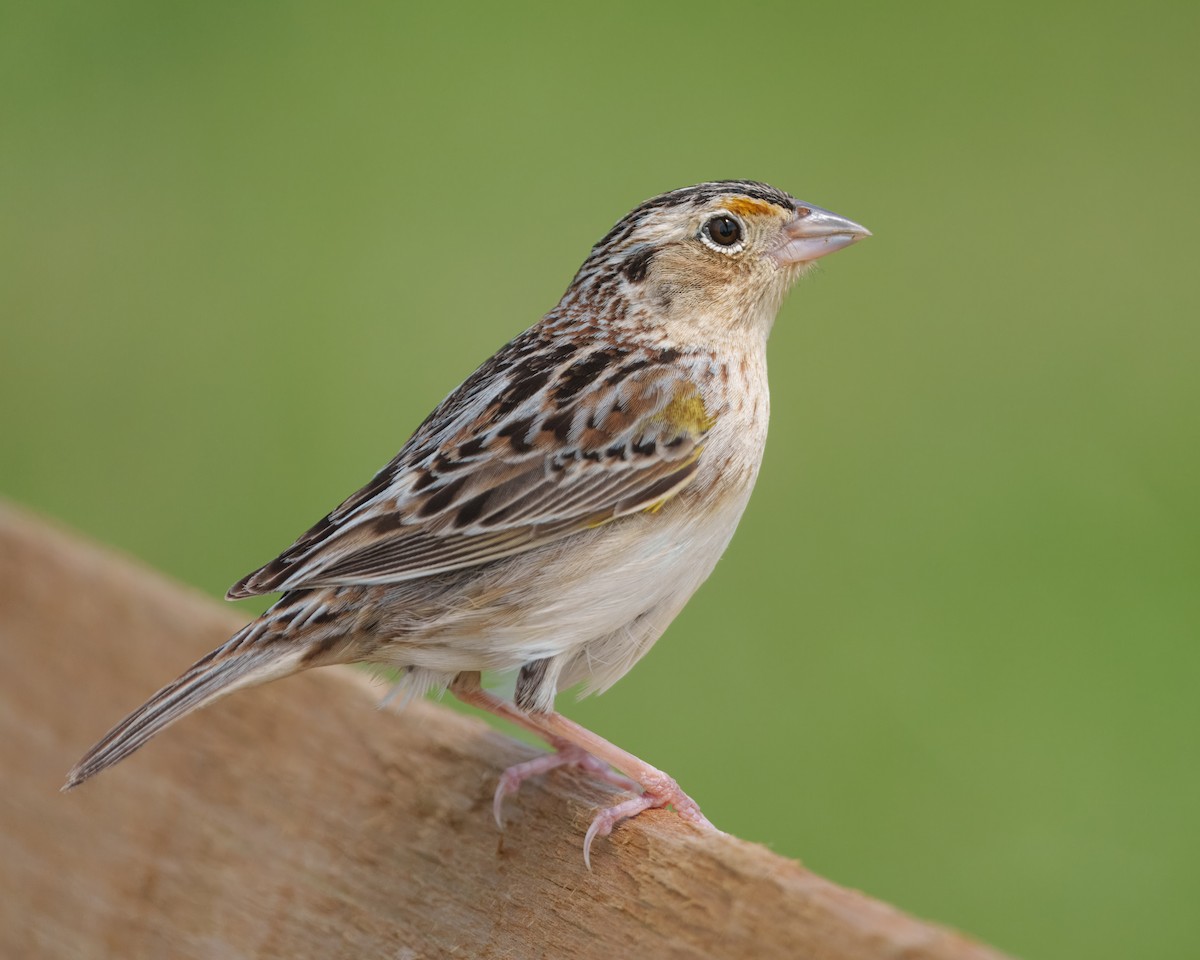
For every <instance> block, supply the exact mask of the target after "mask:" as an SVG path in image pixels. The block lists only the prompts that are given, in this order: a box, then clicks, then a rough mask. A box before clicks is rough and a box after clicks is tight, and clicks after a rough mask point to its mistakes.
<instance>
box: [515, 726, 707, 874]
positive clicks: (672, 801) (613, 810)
mask: <svg viewBox="0 0 1200 960" xmlns="http://www.w3.org/2000/svg"><path fill="white" fill-rule="evenodd" d="M536 722H537V723H538V724H540V725H541V727H542V730H543V731H544V733H543V736H553V737H557V738H559V739H561V740H564V741H566V742H567V743H570V744H573V745H574V746H576V747H578V748H579V749H581V750H585V751H586V752H587V753H588V754H589V755H591V756H592V757H595V758H597V759H599V760H602V761H604V762H605V763H607V764H610V765H611V766H613V767H616V768H617V769H618V770H622V771H624V772H625V773H627V774H629V776H631V777H632V778H633V779H634V780H636V781H637V782H638V783H639V784H640V785H641V787H642V789H643V791H644V792H643V793H642V795H641V796H640V797H634V798H633V799H632V800H626V801H625V802H624V803H618V804H617V805H616V806H614V807H609V808H608V809H607V810H601V811H600V812H599V813H598V814H596V817H595V819H593V820H592V825H591V826H590V827H589V828H588V832H587V836H586V837H585V838H584V841H583V859H584V861H585V862H587V863H588V867H589V868H590V867H591V863H590V858H589V855H588V854H589V851H590V849H591V846H592V841H593V840H594V839H595V838H596V837H607V836H608V835H609V834H610V833H612V828H613V827H614V826H615V825H616V824H617V823H618V822H620V821H621V820H624V819H626V818H628V817H636V816H637V815H638V814H639V813H641V812H642V811H643V810H649V809H651V808H653V807H665V806H672V807H674V808H675V812H676V813H678V814H679V815H680V816H681V817H683V818H684V819H685V820H690V821H691V822H692V823H694V824H696V825H698V826H701V827H706V828H708V829H710V830H715V829H716V828H715V827H714V826H713V825H712V823H711V822H709V820H708V818H707V817H706V816H704V814H703V813H701V812H700V807H699V805H698V804H697V803H696V801H695V800H693V799H692V798H691V797H689V796H688V795H687V794H686V793H684V792H683V791H682V790H680V789H679V784H678V783H676V782H675V778H674V777H671V776H668V775H667V774H665V773H663V771H661V770H659V769H658V768H657V767H652V766H650V764H648V763H646V762H645V761H644V760H639V759H638V758H637V757H635V756H634V755H633V754H632V753H628V752H626V751H625V750H622V749H621V748H620V747H618V746H617V745H616V744H612V743H609V742H608V741H607V740H605V739H604V738H603V737H600V736H597V735H596V734H594V733H592V731H591V730H588V729H587V728H586V727H581V726H580V725H579V724H577V723H576V722H575V721H574V720H570V719H568V718H567V717H564V716H563V715H562V714H561V713H553V712H552V713H543V714H538V715H537V717H536Z"/></svg>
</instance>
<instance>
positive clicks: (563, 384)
mask: <svg viewBox="0 0 1200 960" xmlns="http://www.w3.org/2000/svg"><path fill="white" fill-rule="evenodd" d="M866 235H867V231H866V230H864V229H863V228H862V227H860V226H858V225H857V224H855V223H853V222H851V221H849V220H845V219H844V218H841V217H838V216H836V215H834V214H830V213H828V212H827V211H824V210H820V209H818V208H815V207H810V206H808V205H806V204H801V203H799V202H797V201H796V200H794V199H793V198H792V197H790V196H789V195H787V194H785V193H783V192H781V191H779V190H776V189H775V188H773V187H770V186H767V185H765V184H761V183H755V182H752V181H722V182H714V183H704V184H699V185H697V186H694V187H687V188H685V189H682V190H674V191H671V192H670V193H666V194H663V195H661V196H659V197H655V198H653V199H651V200H648V201H646V202H645V203H643V204H642V205H641V206H639V207H637V208H635V209H634V210H633V211H632V212H631V213H629V214H628V215H627V216H626V217H624V218H623V219H622V220H621V221H619V222H618V223H617V224H616V225H615V226H614V227H613V228H612V230H610V231H609V232H608V233H607V234H606V235H605V236H604V238H603V239H601V241H600V242H599V243H598V244H597V245H596V246H595V248H594V249H593V250H592V252H591V254H590V255H589V256H588V258H587V259H586V260H585V261H584V263H583V265H582V266H581V267H580V269H579V272H578V273H577V274H576V276H575V278H574V280H573V281H572V283H571V285H570V287H568V289H567V291H566V293H564V294H563V297H562V299H561V300H560V301H559V303H558V305H557V306H556V307H555V308H554V309H553V310H551V311H550V312H549V313H548V314H547V315H546V316H545V317H544V318H543V319H542V320H541V321H540V322H538V323H537V324H535V325H534V326H533V327H531V328H530V329H528V330H526V331H525V332H524V333H522V334H520V335H519V336H517V337H516V338H515V339H514V340H512V341H511V342H510V343H509V344H508V345H506V346H505V347H504V348H502V349H501V350H500V351H499V352H498V353H497V354H496V355H495V356H493V357H492V358H491V359H489V360H488V361H486V362H485V363H484V364H483V365H482V366H481V367H480V368H479V369H478V370H477V371H476V372H475V373H474V374H472V375H471V376H470V377H468V378H467V380H466V381H465V382H464V383H463V384H462V385H461V386H459V387H458V388H457V389H456V390H455V391H453V392H452V393H451V394H450V395H449V396H448V397H447V398H446V399H445V400H444V401H442V403H441V404H439V405H438V407H437V408H436V409H434V411H433V412H432V413H431V414H430V415H429V417H428V418H426V420H425V421H424V422H423V423H422V424H421V425H420V426H419V427H418V428H417V430H416V432H415V433H414V434H413V435H412V437H411V438H410V439H409V440H408V442H407V443H406V444H405V445H404V447H403V449H401V451H400V452H399V453H398V454H397V455H396V457H395V458H394V459H393V460H392V461H391V462H390V463H388V464H387V465H386V466H385V467H383V469H382V470H380V471H379V472H378V473H377V474H376V475H375V477H374V478H373V479H372V480H371V481H370V482H369V483H368V484H367V485H366V486H365V487H363V488H362V489H361V490H359V491H358V492H357V493H355V494H354V495H353V496H351V497H349V498H348V499H347V500H346V501H345V502H343V503H342V504H341V505H340V506H338V507H337V508H336V509H335V510H333V511H332V512H331V513H329V514H328V515H327V516H326V517H324V518H323V519H322V520H320V521H319V522H318V523H317V524H316V525H314V526H313V527H312V528H311V529H310V530H308V531H307V532H306V533H305V534H303V535H302V536H301V537H300V538H299V539H298V540H297V541H296V542H295V543H294V544H293V545H292V546H291V547H289V548H288V549H287V550H285V551H284V552H283V553H282V554H280V555H279V556H278V557H277V558H276V559H274V560H272V561H271V562H270V563H268V564H266V565H265V566H263V567H261V568H260V569H258V570H256V571H254V572H253V573H251V574H249V575H247V576H246V577H244V578H242V579H241V580H239V581H238V582H237V583H236V584H235V585H234V586H233V587H232V588H231V589H230V591H229V597H230V598H231V599H232V598H239V597H249V596H254V595H256V594H264V593H274V592H280V593H282V594H283V595H282V597H281V598H280V599H279V600H278V601H277V602H276V603H275V604H274V605H273V606H272V607H271V608H270V609H269V610H267V611H266V612H265V613H264V614H263V615H262V616H261V617H259V618H257V619H256V620H254V621H253V622H252V623H250V624H248V625H247V626H246V627H245V628H244V629H243V630H241V631H239V632H238V633H237V634H236V635H235V636H234V637H232V638H231V639H230V640H229V641H228V642H227V643H226V644H224V645H223V646H222V647H220V648H218V649H217V650H215V651H213V652H212V653H211V654H209V655H208V656H207V657H205V658H204V659H203V660H201V661H199V662H198V663H196V664H195V665H193V666H192V667H191V668H189V669H188V671H186V672H185V673H184V674H183V675H182V676H181V677H180V678H178V679H177V680H175V681H174V682H173V683H171V684H169V685H168V686H166V687H164V688H163V689H162V690H161V691H159V692H158V693H157V694H155V695H154V697H152V698H151V699H150V700H149V701H148V702H147V703H146V704H145V705H143V706H142V707H140V708H139V709H138V710H136V711H134V713H132V714H131V715H130V716H129V717H127V718H126V719H125V720H123V721H121V723H119V724H118V725H117V726H116V727H114V728H113V730H112V731H110V732H109V733H108V734H107V735H106V736H105V738H104V739H103V740H101V741H100V742H99V743H98V744H96V746H94V747H93V748H92V749H91V750H90V751H89V752H88V753H87V754H86V755H85V756H84V757H83V759H82V760H80V762H79V764H78V765H76V767H75V768H74V769H73V770H72V771H71V772H70V774H69V775H68V782H67V785H68V787H70V786H75V785H76V784H78V783H81V782H82V781H84V780H86V779H87V778H88V777H90V776H92V775H94V774H95V773H97V772H99V771H100V770H102V769H104V768H105V767H107V766H110V765H111V764H113V763H115V762H117V761H118V760H120V759H121V758H123V757H125V756H127V755H128V754H130V753H132V752H133V751H134V750H136V749H137V748H138V747H140V746H141V745H142V744H143V743H145V742H146V741H147V740H148V739H150V737H152V736H154V734H156V733H157V732H159V731H160V730H162V729H163V728H164V727H166V726H167V725H169V724H170V723H172V722H174V721H175V720H177V719H179V718H180V717H182V716H183V715H185V714H187V713H189V712H190V711H192V710H194V709H196V708H197V707H200V706H203V705H205V704H207V703H209V702H211V701H212V700H214V699H216V698H217V697H219V696H222V695H224V694H227V693H229V692H231V691H233V690H235V689H238V688H240V687H245V686H252V685H255V684H259V683H263V682H266V681H268V680H273V679H276V678H279V677H283V676H287V675H288V674H291V673H295V672H297V671H299V670H304V669H307V668H309V667H314V666H322V665H325V664H331V663H355V662H371V663H379V664H386V665H390V666H393V667H397V668H399V669H401V670H402V671H403V673H404V681H403V683H405V684H406V685H407V686H408V688H409V689H410V691H415V692H420V691H423V690H426V689H429V688H442V689H444V688H447V687H448V688H450V689H451V690H452V691H453V692H454V693H455V694H456V695H457V696H459V697H460V698H462V699H464V700H467V701H468V702H471V703H474V704H476V705H479V706H482V707H484V708H485V709H489V710H492V711H493V712H495V713H497V714H499V715H501V716H505V717H507V718H508V719H510V720H513V721H514V722H516V723H519V724H522V725H523V726H526V727H528V728H529V729H531V730H533V731H535V732H537V733H539V734H540V735H541V736H543V737H544V738H546V739H547V740H548V742H550V743H551V744H552V745H553V746H554V747H555V748H556V752H555V753H554V754H548V755H547V756H546V757H543V758H539V759H538V760H535V761H532V762H531V763H529V764H525V765H522V766H521V767H520V768H516V769H514V770H512V771H509V772H508V773H507V774H506V775H505V777H504V778H503V779H502V781H501V786H500V788H499V790H498V791H497V797H496V804H497V812H498V811H499V804H500V801H501V800H502V799H503V797H504V795H505V794H506V793H508V792H511V791H512V790H514V789H515V788H516V786H517V785H519V783H520V782H521V780H522V779H524V778H525V777H527V776H530V775H532V774H534V773H538V772H542V771H544V770H547V769H551V768H553V767H554V766H557V765H560V764H562V763H575V764H579V765H582V766H584V767H585V768H586V769H589V770H591V771H593V772H595V773H596V774H597V775H599V776H603V777H606V778H609V779H612V780H614V782H619V783H621V784H622V785H625V786H630V785H634V786H638V787H640V788H641V790H642V793H641V795H639V796H635V797H634V798H633V799H631V800H628V801H626V802H625V803H622V804H619V805H618V806H616V807H614V808H612V809H610V810H607V811H602V812H601V813H600V814H599V815H598V816H597V818H596V820H595V822H594V823H593V825H592V828H591V830H590V831H589V833H588V836H587V840H586V842H585V856H586V855H587V852H588V848H589V847H590V844H591V841H592V839H593V837H594V836H596V835H603V834H605V833H607V832H608V831H609V830H610V829H611V828H612V826H613V824H614V823H615V822H617V821H618V820H619V819H621V818H622V817H626V816H632V815H634V814H636V813H638V812H640V811H641V810H644V809H647V808H648V807H652V806H662V805H665V804H667V803H670V804H672V805H674V806H675V808H676V809H677V810H678V811H679V812H680V813H681V814H682V815H683V816H685V817H688V818H689V819H692V820H694V821H696V822H698V823H707V821H706V820H704V818H703V815H702V814H701V813H700V811H699V809H698V808H697V807H696V805H695V804H694V803H693V802H692V801H691V800H690V799H689V798H688V797H687V796H686V795H685V794H683V793H682V791H680V790H679V788H678V786H677V785H676V784H675V783H674V781H672V780H671V779H670V778H669V777H667V776H666V775H665V774H662V773H661V772H660V771H658V770H656V769H655V768H653V767H650V766H649V765H648V764H645V763H643V762H642V761H640V760H638V759H637V758H636V757H633V756H631V755H629V754H627V753H625V752H624V751H621V750H619V749H618V748H616V747H614V746H612V745H611V744H608V743H606V742H605V741H603V740H600V739H599V738H598V737H596V736H595V735H594V734H591V733H590V732H588V731H586V730H583V729H582V728H579V727H577V726H576V725H574V724H572V723H571V722H570V721H569V720H567V719H566V718H565V717H562V716H561V715H559V714H557V713H555V712H554V710H553V706H554V698H555V695H556V694H557V692H558V691H559V690H562V689H565V688H566V687H569V686H572V685H574V684H576V683H580V682H585V683H586V684H587V687H588V690H589V691H592V690H595V691H598V690H603V689H605V688H606V687H608V686H609V685H611V684H612V683H614V682H615V681H616V680H617V679H619V678H620V677H621V676H622V675H623V674H624V673H625V672H626V671H627V670H628V669H629V668H630V667H632V666H633V664H634V663H636V662H637V660H638V659H639V658H640V657H641V656H642V655H643V654H644V653H645V652H646V651H647V650H648V649H649V648H650V646H651V645H652V644H653V643H654V641H655V640H656V639H657V638H658V636H659V635H660V634H661V633H662V632H663V630H665V629H666V627H667V625H668V624H669V623H670V621H671V620H672V619H673V618H674V617H675V615H676V614H677V613H678V612H679V610H680V609H681V608H682V607H683V605H684V604H685V603H686V602H687V600H688V598H689V597H690V596H691V595H692V593H693V592H694V591H695V589H696V588H697V587H698V586H699V585H700V583H701V582H703V580H704V579H705V578H706V577H707V576H708V574H709V573H710V572H711V570H712V568H713V566H714V565H715V564H716V562H717V559H718V558H719V557H720V555H721V553H722V551H723V550H724V548H725V546H726V544H727V543H728V542H729V539H730V537H731V536H732V535H733V531H734V529H735V527H736V525H737V522H738V519H739V518H740V516H741V513H742V511H743V509H744V508H745V505H746V502H747V500H748V499H749V496H750V492H751V490H752V489H753V485H754V481H755V478H756V477H757V473H758V468H759V463H760V461H761V457H762V451H763V446H764V444H765V441H766V425H767V416H768V394H767V379H766V341H767V335H768V333H769V332H770V328H771V324H772V323H773V321H774V318H775V314H776V311H777V310H778V307H779V304H780V303H781V301H782V299H783V296H784V294H785V293H786V291H787V289H788V288H789V287H790V286H791V284H792V282H793V281H794V280H795V278H796V277H797V276H798V275H799V274H800V273H801V272H802V271H803V269H804V268H805V266H806V265H807V264H808V263H809V262H811V261H812V260H815V259H816V258H818V257H820V256H823V255H825V254H826V253H830V252H833V251H834V250H837V249H841V248H842V247H844V246H847V245H848V244H850V243H852V242H853V241H854V240H856V239H858V238H860V237H862V236H866ZM484 670H492V671H517V672H518V680H517V687H516V702H515V704H508V703H505V702H503V701H500V700H498V699H497V698H495V697H494V696H492V695H491V694H488V693H486V692H485V691H483V690H482V689H480V687H479V684H478V679H479V674H480V672H481V671H484ZM609 764H611V765H613V766H616V767H618V768H619V769H621V770H623V771H624V772H625V773H626V774H629V775H630V776H631V777H632V778H633V781H630V780H627V779H626V778H624V777H621V776H619V775H617V774H614V773H612V771H611V770H610V769H609V766H608V765H609Z"/></svg>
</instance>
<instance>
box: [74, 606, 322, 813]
mask: <svg viewBox="0 0 1200 960" xmlns="http://www.w3.org/2000/svg"><path fill="white" fill-rule="evenodd" d="M291 597H292V598H296V595H295V594H292V595H291ZM288 599H290V598H288V597H285V598H284V600H281V601H280V602H279V603H278V604H276V605H275V607H273V608H272V609H271V610H268V611H267V612H266V613H264V614H263V616H262V617H261V618H260V619H258V620H256V621H254V622H252V623H249V624H247V625H246V626H245V627H244V628H243V629H242V630H239V631H238V632H237V633H236V634H234V636H233V637H231V638H230V639H229V641H228V642H227V643H225V644H224V645H222V646H220V647H218V648H217V649H216V650H214V651H213V652H212V653H210V654H208V656H206V657H204V658H203V659H201V660H198V661H197V662H196V663H194V664H192V666H191V667H189V668H188V670H187V671H186V672H185V673H184V674H183V676H181V677H179V678H178V679H176V680H173V681H172V682H171V683H168V684H167V685H166V686H165V687H163V688H162V689H161V690H159V691H158V693H156V694H155V695H154V696H152V697H151V698H150V699H149V700H147V701H146V702H145V703H144V704H142V705H141V706H140V707H138V708H137V709H136V710H134V711H133V713H131V714H129V716H127V717H126V718H125V719H124V720H122V721H121V722H120V723H118V724H117V725H116V726H115V727H113V728H112V729H111V730H109V731H108V733H106V734H105V735H104V737H103V739H101V740H100V742H99V743H97V744H96V745H95V746H94V747H92V749H90V750H89V751H88V752H87V753H86V754H84V756H83V758H82V759H81V760H80V761H79V762H78V763H77V764H75V766H74V767H72V768H71V772H70V773H68V774H67V782H66V784H65V785H64V786H63V790H70V789H71V788H72V787H77V786H79V784H81V783H83V781H84V780H87V779H88V778H89V777H93V776H95V775H96V774H97V773H99V772H100V771H101V770H104V769H105V768H106V767H111V766H112V765H113V764H114V763H117V762H118V761H120V760H123V759H125V757H127V756H129V755H130V754H131V753H133V752H134V751H135V750H137V749H138V748H139V747H141V746H142V745H143V744H145V743H146V742H147V741H148V740H149V739H150V738H151V737H153V736H154V735H155V734H157V733H159V732H160V731H162V730H165V729H166V728H167V727H169V726H170V725H171V724H172V723H174V722H175V721H176V720H179V719H180V718H181V717H184V716H186V715H187V714H189V713H191V712H192V711H193V710H198V709H199V708H200V707H203V706H206V705H208V704H210V703H212V702H213V701H214V700H216V699H218V698H220V697H223V696H225V695H226V694H228V693H232V692H233V691H234V690H238V689H241V688H242V687H252V686H257V685H258V684H261V683H267V682H268V681H270V680H277V679H279V678H281V677H286V676H288V675H290V674H293V673H298V672H299V671H301V670H305V669H307V668H309V667H312V666H318V665H320V664H322V663H328V662H332V661H333V659H335V658H330V657H327V656H316V657H314V654H315V653H318V654H329V653H331V652H333V651H332V650H331V647H333V646H334V644H332V643H330V642H328V639H329V638H323V639H325V640H326V642H324V643H322V642H318V643H317V645H316V647H315V648H314V644H313V643H312V642H311V638H309V637H303V636H292V635H289V636H287V637H284V636H281V635H280V634H281V633H283V632H287V633H289V634H290V632H291V631H289V630H288V627H289V626H290V625H291V624H294V623H295V621H296V620H298V619H300V620H303V619H307V614H308V612H309V609H311V608H310V605H309V604H302V605H297V604H289V605H288V606H290V607H291V609H287V608H285V609H283V610H281V609H280V607H281V606H284V604H285V601H287V600H288ZM297 607H299V609H298V610H297ZM281 613H282V614H283V615H284V616H283V617H282V618H281V617H280V616H279V614H281ZM281 620H283V621H284V622H282V623H281V622H280V621H281ZM288 621H291V624H289V623H288ZM337 659H340V658H337Z"/></svg>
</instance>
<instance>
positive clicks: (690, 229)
mask: <svg viewBox="0 0 1200 960" xmlns="http://www.w3.org/2000/svg"><path fill="white" fill-rule="evenodd" d="M870 235H871V232H870V231H869V230H867V229H866V228H865V227H862V226H860V225H859V224H857V223H855V222H854V221H852V220H847V219H846V218H845V217H840V216H838V215H837V214H834V213H830V212H829V211H828V210H822V209H821V208H820V207H814V206H812V205H811V204H808V203H803V202H801V201H799V200H796V199H795V198H794V197H792V196H790V195H789V194H786V193H784V192H783V191H781V190H777V189H775V188H774V187H771V186H768V185H767V184H764V183H756V182H754V181H750V180H724V181H717V182H713V183H701V184H697V185H696V186H693V187H684V188H683V189H680V190H672V191H671V192H670V193H664V194H662V195H660V196H657V197H654V198H653V199H651V200H647V201H646V202H645V203H643V204H641V205H640V206H638V207H637V208H635V209H634V210H633V211H631V212H630V213H629V214H628V215H627V216H625V217H624V218H622V219H621V220H620V221H619V222H618V223H617V224H616V226H614V227H613V228H612V230H610V231H609V232H608V233H607V234H606V235H605V236H604V238H603V239H602V240H601V241H600V242H599V243H598V244H596V246H595V247H594V248H593V250H592V252H591V255H590V256H589V257H588V259H587V260H586V261H585V262H584V264H583V266H582V267H581V268H580V270H579V273H578V274H577V275H576V277H575V280H574V282H573V283H572V285H571V288H570V289H569V290H568V291H567V295H566V297H565V298H564V300H565V301H573V302H575V303H579V302H580V301H584V302H588V303H589V304H590V305H591V307H592V309H595V305H596V304H597V303H618V304H625V306H626V309H625V310H623V311H621V312H622V313H623V314H625V313H627V314H629V315H630V316H634V315H637V314H641V313H647V314H649V316H650V317H652V320H653V322H654V323H656V324H683V325H686V326H687V327H689V328H690V329H691V330H692V331H693V332H700V333H704V332H708V333H710V334H716V333H718V332H719V331H721V330H727V329H741V330H755V331H760V332H762V333H763V334H765V333H766V332H767V331H769V329H770V325H771V323H772V322H773V320H774V318H775V313H776V312H777V310H778V309H779V304H780V302H781V301H782V300H783V296H784V294H785V293H786V292H787V290H788V288H789V287H790V286H791V285H792V283H793V281H795V280H796V278H797V277H798V276H799V275H800V274H801V273H803V272H804V270H805V269H806V268H808V267H809V266H810V265H811V264H812V263H813V261H815V260H817V259H818V258H820V257H823V256H826V255H827V254H830V253H834V252H835V251H837V250H841V249H842V248H843V247H847V246H849V245H850V244H852V243H854V242H855V241H856V240H859V239H861V238H863V237H869V236H870ZM697 328H700V329H699V330H697Z"/></svg>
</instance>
